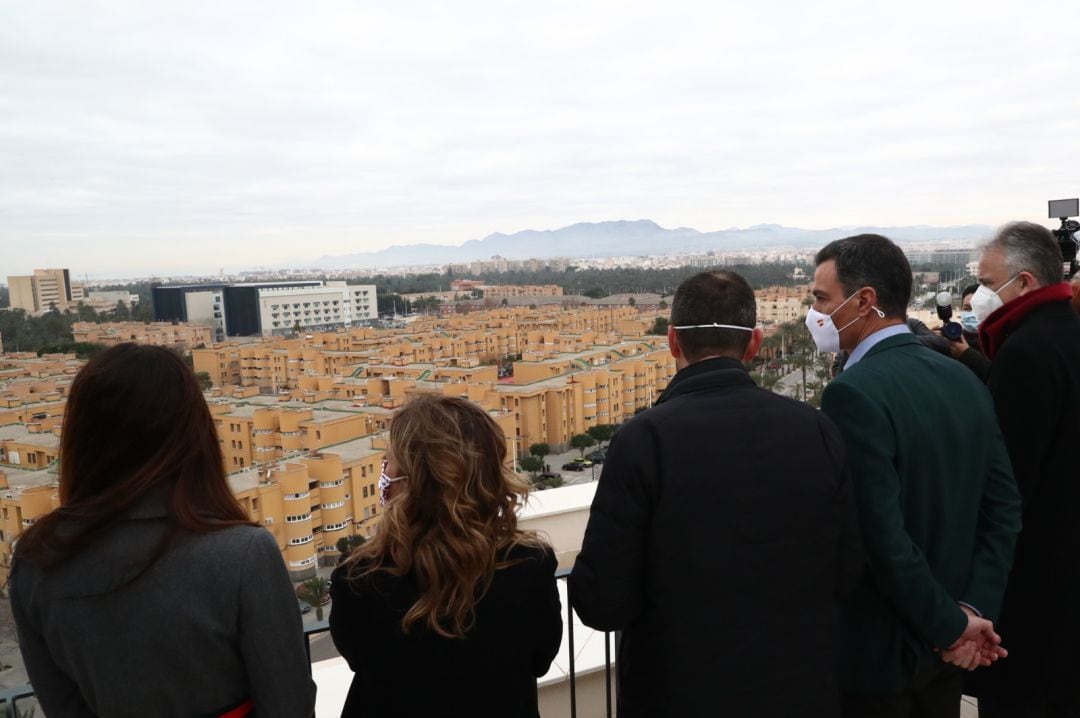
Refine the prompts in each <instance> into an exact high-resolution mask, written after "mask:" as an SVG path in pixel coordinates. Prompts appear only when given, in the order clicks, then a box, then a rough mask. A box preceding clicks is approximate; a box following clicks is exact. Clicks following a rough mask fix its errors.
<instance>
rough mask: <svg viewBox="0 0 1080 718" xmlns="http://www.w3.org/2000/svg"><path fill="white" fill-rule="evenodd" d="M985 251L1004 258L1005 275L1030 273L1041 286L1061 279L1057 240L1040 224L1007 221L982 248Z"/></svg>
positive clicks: (1062, 261)
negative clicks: (1001, 255) (996, 251)
mask: <svg viewBox="0 0 1080 718" xmlns="http://www.w3.org/2000/svg"><path fill="white" fill-rule="evenodd" d="M988 249H994V250H998V251H1000V252H1001V253H1002V254H1004V255H1005V266H1006V267H1007V268H1008V270H1009V276H1015V275H1017V274H1019V273H1020V272H1031V274H1032V275H1033V276H1034V277H1035V279H1037V280H1039V283H1040V284H1043V285H1049V284H1057V283H1058V282H1062V281H1064V280H1065V269H1064V264H1065V263H1064V260H1063V259H1062V258H1061V250H1060V249H1058V246H1057V240H1055V239H1054V235H1053V234H1051V233H1050V230H1048V229H1047V228H1046V227H1044V226H1042V225H1041V224H1035V223H1034V222H1010V223H1009V224H1006V225H1005V226H1004V227H1002V228H1001V229H999V230H998V231H997V233H996V234H995V235H994V236H993V238H992V239H991V240H990V241H989V242H987V243H986V244H985V245H984V246H983V251H984V252H985V251H986V250H988Z"/></svg>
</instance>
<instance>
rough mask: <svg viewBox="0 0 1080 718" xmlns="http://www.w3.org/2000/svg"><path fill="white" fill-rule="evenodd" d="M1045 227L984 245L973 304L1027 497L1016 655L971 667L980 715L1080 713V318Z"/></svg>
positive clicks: (1023, 226)
mask: <svg viewBox="0 0 1080 718" xmlns="http://www.w3.org/2000/svg"><path fill="white" fill-rule="evenodd" d="M1063 280H1064V273H1063V261H1062V254H1061V252H1060V251H1059V249H1058V244H1057V242H1056V241H1055V239H1054V237H1053V235H1052V234H1051V233H1050V231H1049V230H1047V229H1046V228H1045V227H1043V226H1041V225H1038V224H1032V223H1030V222H1014V223H1012V224H1008V225H1006V226H1004V227H1002V228H1001V229H1000V230H999V231H998V233H997V234H996V235H995V236H994V238H993V239H992V240H991V241H990V242H989V243H988V244H987V245H986V246H985V248H984V249H983V253H982V257H981V259H980V260H979V284H980V287H979V289H978V291H977V292H976V294H975V296H974V297H973V300H972V306H973V309H974V311H975V312H976V314H977V315H978V318H979V320H980V327H979V334H980V340H981V343H982V347H983V350H984V351H985V352H986V354H987V356H988V357H990V358H991V359H992V361H993V363H992V365H991V369H990V379H989V387H990V393H991V394H992V395H993V398H994V405H995V408H996V410H997V415H998V421H999V423H1000V425H1001V430H1002V433H1003V434H1004V436H1005V443H1006V445H1007V446H1008V449H1009V456H1010V458H1011V459H1012V465H1013V470H1014V472H1015V474H1016V480H1017V483H1018V485H1019V487H1020V494H1021V497H1022V500H1023V531H1022V532H1021V534H1020V539H1019V541H1018V543H1017V548H1016V562H1015V564H1014V566H1013V571H1012V574H1011V575H1010V577H1009V583H1008V588H1007V590H1006V594H1005V602H1004V607H1003V609H1002V614H1001V621H1000V622H999V624H998V628H999V630H1000V633H1001V635H1002V637H1003V639H1004V642H1005V645H1007V646H1008V649H1009V658H1008V659H1007V660H1005V661H1001V662H1000V663H999V664H996V665H995V666H993V667H992V668H991V669H990V670H989V671H987V672H986V673H985V674H984V675H976V676H973V677H972V678H973V680H972V681H971V690H972V692H973V693H975V694H976V695H978V696H979V715H980V716H981V718H1013V717H1015V718H1020V717H1021V716H1022V717H1023V718H1034V717H1039V718H1042V717H1046V718H1050V717H1053V718H1065V717H1066V716H1080V652H1078V651H1077V648H1076V640H1077V639H1078V638H1080V611H1078V610H1077V605H1078V604H1080V531H1078V530H1077V528H1076V524H1077V520H1078V519H1080V469H1078V463H1080V457H1078V454H1077V431H1078V427H1080V317H1078V316H1077V315H1076V312H1074V311H1073V309H1072V307H1071V306H1070V302H1071V300H1072V298H1073V295H1072V291H1071V289H1070V287H1069V285H1068V284H1066V283H1065V282H1064V281H1063Z"/></svg>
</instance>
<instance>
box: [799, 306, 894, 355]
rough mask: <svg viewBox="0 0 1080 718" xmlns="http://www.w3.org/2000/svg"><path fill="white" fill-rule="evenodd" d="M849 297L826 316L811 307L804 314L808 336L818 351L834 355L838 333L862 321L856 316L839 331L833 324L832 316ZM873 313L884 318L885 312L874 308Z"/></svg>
mask: <svg viewBox="0 0 1080 718" xmlns="http://www.w3.org/2000/svg"><path fill="white" fill-rule="evenodd" d="M855 294H858V292H855ZM855 294H852V295H851V297H854V296H855ZM851 297H848V298H847V299H845V300H844V301H842V302H840V306H839V307H837V308H836V309H834V310H832V312H830V313H828V314H824V313H822V312H819V311H818V310H816V309H814V308H813V307H811V308H810V310H809V311H807V312H806V328H807V329H809V330H810V336H811V337H813V339H814V344H816V345H817V348H818V351H822V352H828V353H830V354H835V353H836V352H838V351H840V332H842V331H844V330H845V329H847V328H848V327H850V326H851V325H852V324H854V323H855V322H857V321H859V320H860V319H862V317H859V316H856V317H855V318H854V319H852V320H851V321H850V322H848V323H847V324H845V325H844V326H842V327H840V328H839V329H837V328H836V325H835V324H833V320H832V317H833V314H836V313H837V312H838V311H840V309H841V307H843V306H844V305H845V304H847V303H848V302H850V301H851ZM874 311H875V312H877V315H878V316H879V317H881V318H882V319H884V318H885V312H883V311H881V310H880V309H878V308H877V307H874Z"/></svg>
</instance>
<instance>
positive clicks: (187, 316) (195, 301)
mask: <svg viewBox="0 0 1080 718" xmlns="http://www.w3.org/2000/svg"><path fill="white" fill-rule="evenodd" d="M377 317H378V305H377V302H376V299H375V285H374V284H347V283H345V282H341V281H337V282H323V281H321V280H306V281H293V282H260V283H248V284H196V285H184V286H171V287H154V319H155V320H157V321H164V322H168V321H180V322H195V323H198V324H207V325H209V326H211V327H213V329H214V339H215V341H221V340H223V339H224V338H225V337H227V336H229V337H250V336H272V335H275V334H289V333H292V332H295V331H297V330H299V331H317V330H324V329H337V328H339V327H347V326H352V325H354V324H358V323H362V322H366V321H369V320H373V319H376V318H377Z"/></svg>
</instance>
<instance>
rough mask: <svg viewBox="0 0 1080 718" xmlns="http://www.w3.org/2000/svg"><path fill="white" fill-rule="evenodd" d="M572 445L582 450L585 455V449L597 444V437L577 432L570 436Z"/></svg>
mask: <svg viewBox="0 0 1080 718" xmlns="http://www.w3.org/2000/svg"><path fill="white" fill-rule="evenodd" d="M570 446H572V447H574V448H575V449H577V450H578V451H580V452H581V455H582V456H585V449H588V448H589V447H590V446H596V439H594V438H592V437H591V436H589V435H588V434H576V435H574V436H572V437H570Z"/></svg>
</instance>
